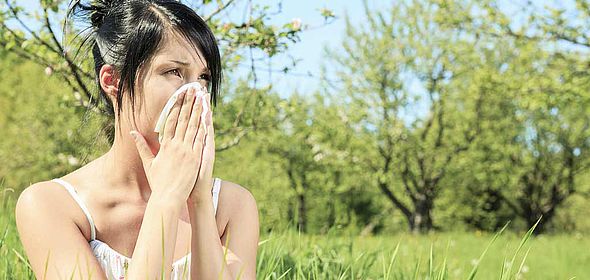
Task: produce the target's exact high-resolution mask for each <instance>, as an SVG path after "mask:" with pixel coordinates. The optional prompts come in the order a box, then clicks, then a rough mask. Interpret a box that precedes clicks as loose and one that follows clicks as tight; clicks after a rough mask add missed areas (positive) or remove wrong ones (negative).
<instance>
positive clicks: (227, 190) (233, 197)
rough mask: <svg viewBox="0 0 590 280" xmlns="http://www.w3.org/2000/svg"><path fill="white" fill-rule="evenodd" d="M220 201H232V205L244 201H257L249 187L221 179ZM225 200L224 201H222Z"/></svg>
mask: <svg viewBox="0 0 590 280" xmlns="http://www.w3.org/2000/svg"><path fill="white" fill-rule="evenodd" d="M219 200H220V203H224V204H225V203H231V204H232V205H236V204H242V203H254V204H255V203H256V200H255V199H254V196H253V195H252V192H250V190H248V189H247V188H245V187H243V186H241V185H239V184H237V183H234V182H231V181H226V180H221V188H220V191H219ZM222 200H224V202H221V201H222Z"/></svg>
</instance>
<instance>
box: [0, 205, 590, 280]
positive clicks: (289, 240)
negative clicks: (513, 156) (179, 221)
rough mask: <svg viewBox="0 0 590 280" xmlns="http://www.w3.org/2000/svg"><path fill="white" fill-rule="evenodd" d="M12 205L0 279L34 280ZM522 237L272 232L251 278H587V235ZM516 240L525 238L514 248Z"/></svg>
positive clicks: (1, 244) (2, 234)
mask: <svg viewBox="0 0 590 280" xmlns="http://www.w3.org/2000/svg"><path fill="white" fill-rule="evenodd" d="M13 207H14V202H12V203H11V202H8V203H7V202H6V201H4V203H3V204H2V212H1V215H0V230H1V231H0V278H1V279H34V277H33V275H32V272H31V271H30V269H29V266H28V263H27V261H26V257H25V255H24V251H23V249H22V246H21V244H20V241H19V239H18V235H17V231H16V226H15V223H14V215H13V212H14V211H13V209H14V208H13ZM508 228H509V227H508ZM526 236H527V235H526V233H521V234H517V233H514V232H510V231H509V230H506V231H504V232H502V233H501V234H500V235H499V236H498V238H497V239H496V240H495V241H494V242H493V243H492V244H491V246H489V249H488V250H487V252H486V254H485V255H484V256H483V259H481V261H479V262H478V259H479V258H480V255H481V254H482V253H483V252H484V250H486V248H487V246H488V244H489V243H490V241H492V239H493V237H494V234H485V233H477V232H476V233H436V234H430V235H417V236H415V235H410V234H400V235H395V236H376V237H373V236H371V237H358V236H357V237H355V236H348V237H347V236H336V235H332V234H328V235H322V236H318V235H303V234H298V233H297V232H292V231H284V232H280V233H277V232H273V233H271V234H262V236H261V238H260V245H259V251H258V257H257V261H258V263H257V276H258V279H469V278H470V275H471V274H472V273H473V271H474V268H476V267H477V271H476V274H475V277H474V278H473V279H566V280H567V279H590V250H589V248H590V237H588V236H572V235H556V236H549V235H546V236H535V237H531V238H530V239H526V238H523V237H526ZM523 240H524V241H526V242H524V244H523V245H522V246H520V249H519V245H521V243H522V241H523ZM396 248H397V250H396ZM516 253H517V254H516ZM513 259H514V261H512V260H513ZM523 260H524V262H523ZM477 264H479V265H477Z"/></svg>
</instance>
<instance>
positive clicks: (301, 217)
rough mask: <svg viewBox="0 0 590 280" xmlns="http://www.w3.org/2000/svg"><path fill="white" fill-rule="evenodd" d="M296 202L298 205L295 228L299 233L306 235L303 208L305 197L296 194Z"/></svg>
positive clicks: (304, 210) (305, 220)
mask: <svg viewBox="0 0 590 280" xmlns="http://www.w3.org/2000/svg"><path fill="white" fill-rule="evenodd" d="M297 202H298V203H299V205H298V206H299V213H298V215H297V228H298V229H299V230H300V231H301V232H303V233H307V218H306V217H307V213H306V208H305V196H304V195H303V194H302V193H300V194H297Z"/></svg>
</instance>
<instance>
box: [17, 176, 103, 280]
mask: <svg viewBox="0 0 590 280" xmlns="http://www.w3.org/2000/svg"><path fill="white" fill-rule="evenodd" d="M54 184H57V183H55V182H50V181H43V182H38V183H35V184H33V185H30V186H28V187H27V188H26V189H25V190H23V191H22V192H21V194H20V195H19V197H18V200H17V202H16V207H15V216H16V226H17V230H18V234H19V239H20V240H21V242H22V245H23V247H24V249H25V253H26V255H27V258H28V259H29V261H30V263H31V267H32V269H33V272H34V274H35V276H37V278H40V276H41V275H45V274H44V272H45V268H47V267H50V268H52V269H49V270H47V271H46V272H47V273H48V274H47V275H50V276H48V277H46V279H58V275H69V274H70V273H71V272H72V271H75V270H76V269H80V270H81V271H88V272H89V273H92V274H93V275H99V279H105V278H104V277H100V271H101V268H100V264H99V263H98V261H97V260H96V258H94V256H93V252H92V251H91V249H90V246H88V241H87V239H86V237H85V236H84V234H83V233H82V231H81V230H80V227H79V226H78V224H77V222H76V220H77V219H76V218H75V217H76V216H77V215H75V214H72V212H73V211H72V209H73V208H74V207H75V202H74V201H73V199H70V200H68V199H67V197H66V196H67V195H68V194H67V191H66V190H65V189H63V188H62V189H60V188H59V186H55V185H54ZM49 256H51V257H49ZM44 278H45V277H44ZM76 279H78V278H76Z"/></svg>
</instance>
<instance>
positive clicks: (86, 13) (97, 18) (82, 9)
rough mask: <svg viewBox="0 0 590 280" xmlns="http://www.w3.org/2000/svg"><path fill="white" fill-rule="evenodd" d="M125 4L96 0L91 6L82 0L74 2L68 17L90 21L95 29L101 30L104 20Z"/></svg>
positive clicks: (109, 0) (108, 0)
mask: <svg viewBox="0 0 590 280" xmlns="http://www.w3.org/2000/svg"><path fill="white" fill-rule="evenodd" d="M120 2H124V1H121V0H94V1H91V2H90V3H89V4H82V1H81V0H72V2H70V5H69V7H70V8H69V9H68V16H69V15H70V14H72V13H73V14H74V15H75V16H78V17H82V18H85V19H87V20H88V19H89V20H90V23H91V25H92V26H93V27H95V28H100V26H102V23H103V21H104V18H105V17H106V16H107V15H108V14H109V12H110V11H111V10H112V9H113V7H114V6H116V5H117V4H118V3H120Z"/></svg>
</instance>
